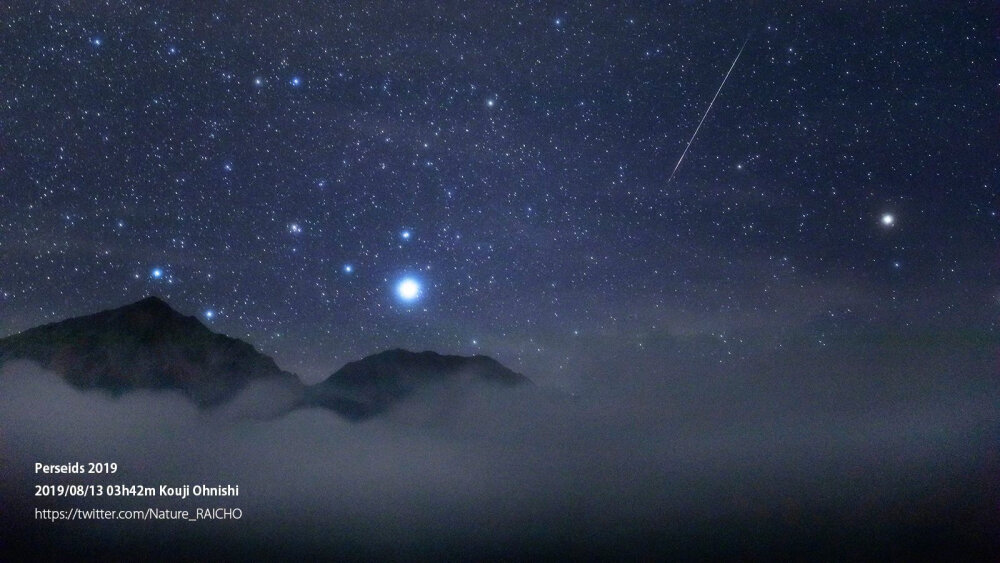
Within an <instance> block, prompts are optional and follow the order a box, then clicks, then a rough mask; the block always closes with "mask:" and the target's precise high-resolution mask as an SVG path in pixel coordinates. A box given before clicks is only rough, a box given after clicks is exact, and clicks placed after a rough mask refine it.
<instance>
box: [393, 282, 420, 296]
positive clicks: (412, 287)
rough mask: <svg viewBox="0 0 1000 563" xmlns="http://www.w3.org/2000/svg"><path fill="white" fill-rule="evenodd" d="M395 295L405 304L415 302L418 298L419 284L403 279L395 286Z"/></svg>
mask: <svg viewBox="0 0 1000 563" xmlns="http://www.w3.org/2000/svg"><path fill="white" fill-rule="evenodd" d="M396 295H398V296H399V298H400V299H402V300H403V301H405V302H412V301H415V300H416V299H417V298H418V297H420V284H419V283H417V280H415V279H413V278H403V279H402V280H400V282H399V283H398V284H397V285H396Z"/></svg>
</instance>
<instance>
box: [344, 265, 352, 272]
mask: <svg viewBox="0 0 1000 563" xmlns="http://www.w3.org/2000/svg"><path fill="white" fill-rule="evenodd" d="M353 271H354V266H351V265H350V264H344V273H345V274H350V273H351V272H353Z"/></svg>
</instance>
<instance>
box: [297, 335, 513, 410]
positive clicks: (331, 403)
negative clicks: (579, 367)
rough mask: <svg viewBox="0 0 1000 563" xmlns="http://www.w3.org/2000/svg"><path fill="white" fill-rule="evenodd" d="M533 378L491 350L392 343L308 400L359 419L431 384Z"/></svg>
mask: <svg viewBox="0 0 1000 563" xmlns="http://www.w3.org/2000/svg"><path fill="white" fill-rule="evenodd" d="M525 383H530V380H529V379H528V378H527V377H525V376H523V375H521V374H519V373H517V372H514V371H511V370H510V369H508V368H507V367H505V366H504V365H503V364H501V363H500V362H498V361H496V360H494V359H493V358H490V357H488V356H471V357H470V356H451V355H442V354H438V353H436V352H430V351H425V352H410V351H408V350H402V349H398V348H396V349H392V350H386V351H384V352H380V353H378V354H373V355H371V356H368V357H366V358H364V359H361V360H358V361H356V362H351V363H348V364H346V365H345V366H344V367H342V368H340V369H339V370H337V371H336V372H335V373H334V374H333V375H331V376H330V377H329V378H328V379H327V380H325V381H323V382H321V383H318V384H316V385H313V386H312V387H310V388H309V389H308V391H307V394H306V402H307V403H309V404H312V405H319V406H323V407H326V408H329V409H331V410H333V411H336V412H338V413H340V414H341V415H342V416H345V417H347V418H350V419H353V420H359V419H364V418H369V417H371V416H375V415H378V414H380V413H381V412H383V411H385V410H386V409H388V408H389V407H390V406H391V405H392V404H393V403H395V402H397V401H400V400H403V399H406V398H407V397H409V396H411V395H412V394H413V393H414V392H416V391H417V390H419V389H422V388H426V387H428V386H435V385H436V386H461V385H469V384H472V385H475V384H488V385H494V386H499V387H513V386H515V385H521V384H525Z"/></svg>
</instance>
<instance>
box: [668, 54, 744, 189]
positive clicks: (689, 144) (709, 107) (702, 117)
mask: <svg viewBox="0 0 1000 563" xmlns="http://www.w3.org/2000/svg"><path fill="white" fill-rule="evenodd" d="M748 41H750V37H749V36H747V38H746V41H744V42H743V46H742V47H740V52H739V53H736V58H735V59H733V64H731V65H729V70H728V71H726V76H725V78H723V79H722V84H719V89H718V90H716V91H715V95H714V96H712V101H711V102H710V103H709V104H708V109H706V110H705V114H704V115H702V116H701V121H699V122H698V127H695V130H694V134H693V135H691V139H690V140H688V144H687V146H686V147H684V152H682V153H681V157H680V158H678V159H677V164H675V165H674V171H673V172H671V173H670V178H668V179H667V183H668V184H669V183H670V182H671V180H673V179H674V174H676V173H677V169H678V168H680V167H681V162H684V157H685V156H686V155H687V153H688V149H689V148H691V143H693V142H694V138H695V137H697V136H698V131H699V130H700V129H701V124H702V123H705V118H706V117H708V112H710V111H712V105H713V104H715V99H716V98H718V97H719V92H721V91H722V87H723V86H725V85H726V80H728V79H729V73H730V72H733V68H735V67H736V61H738V60H740V55H742V54H743V49H745V48H746V46H747V42H748Z"/></svg>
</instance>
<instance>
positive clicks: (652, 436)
mask: <svg viewBox="0 0 1000 563" xmlns="http://www.w3.org/2000/svg"><path fill="white" fill-rule="evenodd" d="M824 354H825V353H818V352H815V351H808V350H799V351H795V352H789V351H785V352H782V353H779V354H774V355H769V356H759V357H757V358H756V359H755V360H752V361H751V360H747V361H741V362H729V363H725V364H722V365H719V367H717V368H711V367H709V366H710V365H711V364H710V363H708V362H703V363H702V364H699V366H691V365H687V366H686V367H685V364H683V363H681V362H678V361H677V358H670V357H665V356H655V355H648V356H646V357H644V358H642V359H641V361H636V362H632V364H631V368H630V369H629V370H625V369H617V370H616V369H614V368H613V367H608V368H607V369H608V371H607V372H604V378H603V379H601V378H594V377H591V378H590V380H592V381H594V383H593V384H592V385H591V386H590V388H589V389H588V391H587V392H586V393H583V394H580V395H577V396H572V395H569V394H566V393H564V392H560V391H555V390H551V389H547V388H546V387H545V386H544V385H541V386H525V387H521V388H517V389H514V390H509V389H492V388H489V387H483V388H475V387H469V388H465V389H463V390H461V391H460V392H459V391H455V390H454V389H430V390H427V391H426V392H425V393H423V394H420V395H418V396H415V397H413V398H411V399H410V400H409V402H407V403H405V404H403V405H400V406H399V407H397V408H396V409H394V410H393V411H392V412H390V413H389V414H388V415H387V416H386V417H384V418H382V419H379V420H372V421H368V422H364V423H351V422H348V421H345V420H343V419H341V418H339V417H338V416H336V415H334V414H332V413H330V412H328V411H325V410H322V409H306V410H299V411H294V412H291V413H290V414H287V415H284V416H279V417H276V418H269V417H266V416H265V417H262V416H256V415H258V414H260V413H262V412H264V413H268V412H269V413H270V414H274V412H277V411H279V410H280V409H276V410H274V411H273V412H270V411H271V410H272V409H271V403H272V401H275V400H277V401H279V402H280V400H281V396H280V393H277V392H273V390H267V389H257V388H254V389H248V390H247V391H246V392H245V393H244V394H243V395H242V396H241V397H239V398H238V399H237V400H236V401H235V402H234V403H233V404H232V405H230V406H228V407H224V408H220V409H217V410H213V411H202V410H199V409H197V408H196V407H195V406H194V405H192V404H191V403H189V402H188V401H187V400H186V399H184V398H183V397H182V396H180V395H179V394H176V393H171V392H145V391H144V392H133V393H128V394H125V395H122V396H120V397H111V396H108V395H106V394H104V393H101V392H96V391H80V390H77V389H74V388H72V387H70V386H68V385H66V384H65V383H64V382H63V381H62V380H61V379H60V378H59V377H57V376H56V375H53V374H51V373H46V372H44V371H42V370H40V369H39V368H37V366H33V365H31V364H25V363H12V364H8V365H7V366H5V367H4V368H3V371H2V374H0V428H2V429H3V434H2V441H0V460H2V461H0V463H2V464H3V466H4V467H3V468H2V473H3V475H4V477H3V482H2V493H3V496H4V497H5V498H10V499H13V500H14V501H15V502H14V503H13V505H14V506H15V510H13V511H11V512H9V513H8V514H5V515H4V517H5V518H7V519H8V520H10V522H9V523H10V524H11V525H12V528H11V529H13V530H16V531H18V532H17V533H21V534H25V537H28V538H36V539H37V538H42V539H45V538H49V537H52V538H55V537H59V538H62V539H64V540H66V541H64V542H63V543H62V544H59V545H61V546H62V548H63V549H72V545H71V542H72V541H74V540H73V538H74V537H76V535H75V534H82V533H83V532H87V533H88V534H97V537H101V538H103V540H102V541H104V542H105V543H106V544H107V545H110V546H117V547H118V548H120V549H123V550H125V549H132V548H137V547H149V546H160V545H166V544H165V543H164V542H168V540H167V539H165V538H168V537H169V538H174V539H173V540H169V541H172V542H174V544H172V545H175V547H176V546H177V545H178V544H177V542H181V543H184V541H187V540H178V539H177V538H189V539H190V542H188V543H190V544H191V545H194V544H196V543H198V542H203V543H201V544H199V545H201V546H202V547H203V548H204V549H206V550H209V551H211V550H220V551H219V553H224V552H225V550H228V549H232V548H233V546H242V547H243V548H246V549H249V550H263V551H257V552H258V553H267V552H269V551H268V550H270V552H271V553H274V554H287V553H288V551H287V550H291V549H296V550H299V549H300V550H304V551H310V552H319V551H322V552H324V553H327V554H334V555H339V556H359V557H360V556H401V555H414V554H424V555H440V554H460V553H468V554H491V553H492V554H503V553H506V552H508V551H509V550H517V551H519V552H528V553H530V552H532V551H535V552H537V553H538V554H552V553H557V554H563V555H566V554H571V553H578V554H580V555H587V554H588V553H591V554H592V553H595V552H596V551H597V550H600V552H602V553H608V554H613V555H628V554H632V555H642V554H649V553H669V554H674V555H676V554H681V555H683V554H689V555H690V554H691V553H713V552H714V553H718V554H723V555H726V554H730V555H731V554H737V553H741V554H746V553H750V554H754V553H756V554H768V553H774V550H783V552H784V553H790V554H794V553H809V552H810V551H811V550H815V549H824V550H834V551H835V550H841V552H842V553H851V552H852V550H858V551H862V552H867V551H868V550H871V549H875V550H883V551H884V552H885V553H893V552H894V551H893V549H894V548H893V547H892V546H893V545H897V547H898V546H899V544H900V542H911V543H913V542H916V543H913V545H912V546H910V548H912V549H915V550H916V549H923V548H929V547H931V546H930V545H923V544H921V543H920V542H943V545H946V546H947V545H953V548H954V549H960V548H963V547H968V546H970V545H974V546H976V547H979V548H990V547H991V546H993V547H995V544H991V543H990V541H991V540H990V538H989V535H988V534H989V529H990V527H991V526H993V525H995V524H996V521H997V520H996V512H995V511H996V506H997V503H996V500H997V499H998V498H1000V495H998V494H997V490H996V487H995V485H993V484H992V483H993V482H994V481H995V475H996V470H997V469H998V468H1000V464H998V461H997V460H998V457H997V443H998V438H1000V432H998V404H1000V392H998V385H997V383H996V381H995V378H994V377H993V375H992V373H993V372H990V371H989V370H990V369H992V368H993V367H995V366H993V365H992V364H991V362H992V361H993V360H992V359H990V358H989V353H984V354H982V355H981V356H975V355H972V356H970V355H969V354H967V353H962V354H958V355H956V357H954V358H951V357H948V355H943V354H941V353H940V351H934V350H931V351H929V352H928V353H927V355H926V356H925V357H923V358H921V357H919V356H917V357H914V356H913V355H912V354H911V355H902V356H899V357H898V358H896V357H894V356H893V354H896V352H892V353H890V352H888V351H886V352H885V353H883V351H881V350H879V349H877V348H876V349H869V350H867V351H857V352H855V355H854V357H847V356H844V354H843V353H837V354H836V356H837V361H836V364H835V365H834V364H832V363H827V362H826V361H825V358H827V356H825V355H824ZM897 355H898V354H897ZM903 356H906V357H905V358H904V357H903ZM893 362H897V363H896V364H893ZM880 374H881V375H880ZM536 379H537V378H536ZM542 380H543V381H544V378H543V379H542ZM248 413H250V414H254V416H252V417H247V414H248ZM67 461H111V462H116V463H118V465H119V467H120V468H121V469H120V471H119V473H117V474H116V475H115V476H113V477H104V476H102V477H91V478H73V479H69V478H65V477H52V476H45V477H41V476H36V475H34V474H33V473H32V468H33V465H34V463H36V462H44V463H65V462H67ZM70 481H73V482H95V483H105V484H107V483H112V482H114V483H124V484H144V485H157V486H158V485H159V484H168V485H172V484H186V483H189V484H195V483H207V484H226V483H231V484H238V485H239V486H240V496H239V497H237V498H233V499H223V500H222V501H221V502H220V501H218V500H216V501H205V500H195V499H186V500H183V501H180V500H172V499H157V498H153V499H120V498H119V499H109V498H102V499H86V500H73V499H36V498H35V497H33V496H31V495H32V493H33V490H34V486H33V485H35V484H45V483H62V482H70ZM203 505H207V506H231V507H239V508H241V509H242V511H243V514H244V517H243V519H242V520H239V521H230V522H196V523H191V522H184V523H166V522H141V523H137V522H128V523H124V522H102V523H92V522H87V523H82V522H58V523H51V522H36V521H34V520H33V516H32V515H31V514H32V512H31V511H32V510H33V507H48V508H65V507H67V506H81V507H108V508H129V507H133V506H134V507H146V506H153V507H163V508H166V507H185V508H189V509H193V508H195V507H200V506H203ZM5 524H6V523H5ZM921 534H923V536H924V537H923V538H920V537H918V536H920V535H921ZM935 534H936V535H935ZM66 538H69V539H66ZM994 540H995V538H994ZM130 542H131V543H130ZM948 542H951V543H950V544H949V543H948ZM963 542H964V543H963ZM57 544H58V542H55V543H53V544H52V545H57ZM67 546H68V547H67ZM901 549H908V548H906V547H905V545H904V546H903V548H901ZM943 549H948V548H947V547H945V548H943Z"/></svg>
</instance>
